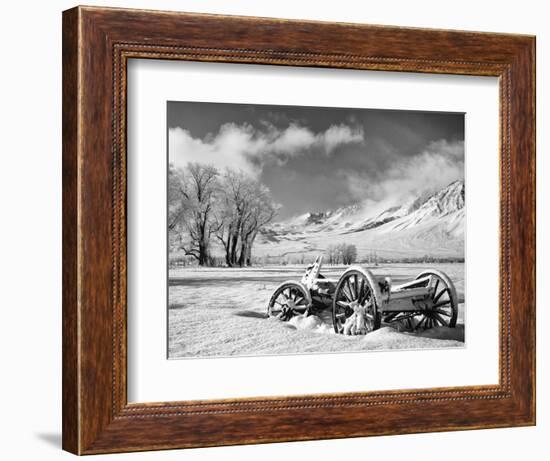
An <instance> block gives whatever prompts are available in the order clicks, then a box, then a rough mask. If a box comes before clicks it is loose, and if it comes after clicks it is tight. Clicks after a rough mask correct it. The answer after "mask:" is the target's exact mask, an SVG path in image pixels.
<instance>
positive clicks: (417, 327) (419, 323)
mask: <svg viewBox="0 0 550 461" xmlns="http://www.w3.org/2000/svg"><path fill="white" fill-rule="evenodd" d="M426 319H427V317H426V316H424V317H422V318H421V319H420V321H419V322H418V323H417V324H416V326H415V327H414V329H415V330H418V329H419V328H420V326H421V325H422V324H423V323H425V321H426Z"/></svg>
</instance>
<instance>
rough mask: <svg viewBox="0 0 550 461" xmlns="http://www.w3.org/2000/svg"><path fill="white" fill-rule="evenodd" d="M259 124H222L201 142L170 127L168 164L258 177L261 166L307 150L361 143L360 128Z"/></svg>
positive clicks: (283, 161) (342, 125)
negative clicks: (318, 129)
mask: <svg viewBox="0 0 550 461" xmlns="http://www.w3.org/2000/svg"><path fill="white" fill-rule="evenodd" d="M261 125H262V129H261V130H259V129H255V128H254V127H253V126H252V125H250V124H243V125H237V124H234V123H226V124H224V125H222V126H221V127H220V129H219V131H218V133H216V134H209V135H207V136H205V137H204V138H203V139H200V138H194V137H193V136H192V135H191V133H190V132H189V131H188V130H186V129H184V128H180V127H177V128H171V129H170V130H169V132H168V152H169V158H170V162H172V163H174V164H175V165H176V166H180V167H182V166H185V165H186V164H187V163H188V162H201V163H210V164H213V165H215V166H217V167H218V168H220V169H223V168H225V167H231V168H233V169H239V170H243V171H245V172H247V173H250V174H253V175H259V173H261V171H262V168H263V166H264V165H265V164H269V163H271V164H284V163H286V162H287V161H288V159H290V158H292V157H296V156H299V155H301V154H303V153H304V152H306V151H308V150H310V149H319V150H320V151H321V152H323V153H324V154H325V155H330V154H332V153H333V152H334V150H335V149H337V148H338V147H339V146H342V145H345V144H351V143H361V142H363V141H364V135H363V130H362V129H361V128H358V127H352V126H348V125H344V124H340V125H331V126H330V127H329V128H328V129H327V130H325V131H323V132H319V133H314V132H313V131H311V130H310V129H309V128H306V127H304V126H301V125H298V124H295V123H292V124H290V125H289V126H288V127H287V128H285V129H282V130H281V129H278V128H276V127H275V126H274V125H272V124H269V123H263V124H261Z"/></svg>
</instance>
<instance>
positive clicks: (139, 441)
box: [62, 7, 536, 454]
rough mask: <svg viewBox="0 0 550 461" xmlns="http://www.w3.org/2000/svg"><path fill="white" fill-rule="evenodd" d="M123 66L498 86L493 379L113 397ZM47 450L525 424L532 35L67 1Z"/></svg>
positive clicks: (121, 352) (122, 253) (531, 395)
mask: <svg viewBox="0 0 550 461" xmlns="http://www.w3.org/2000/svg"><path fill="white" fill-rule="evenodd" d="M130 59H152V60H181V61H200V62H224V63H234V64H250V63H252V64H255V65H262V64H264V65H266V64H269V65H276V66H300V67H321V68H338V69H357V70H377V71H390V72H413V73H428V74H453V75H469V76H472V75H475V76H493V77H498V79H499V100H500V109H499V128H500V131H499V138H500V143H499V153H498V154H499V159H500V204H499V205H500V242H499V243H500V260H499V268H500V270H499V272H500V274H499V275H500V277H499V300H500V305H499V345H498V350H499V383H498V385H490V386H456V387H448V388H422V389H414V390H411V389H402V390H391V391H385V390H380V391H369V392H352V393H349V392H347V393H324V394H315V395H297V396H286V395H280V396H270V397H262V398H254V397H251V398H235V399H231V398H230V399H217V400H214V399H210V400H192V401H175V402H174V401H170V402H152V403H128V398H127V368H128V363H127V357H128V350H127V334H128V331H127V312H128V305H127V283H126V282H127V278H126V277H127V264H126V262H127V240H126V237H127V222H126V213H127V208H126V205H127V198H128V197H127V177H126V173H127V170H126V148H127V139H126V134H127V132H126V129H127V112H126V109H127V104H128V99H127V97H128V96H127V64H128V60H130ZM62 209H63V379H62V383H63V391H62V397H63V449H65V450H67V451H69V452H72V453H75V454H94V453H113V452H127V451H142V450H160V449H171V448H186V447H207V446H216V445H235V444H248V443H269V442H281V441H291V440H316V439H328V438H342V437H362V436H374V435H389V434H406V433H417V432H436V431H447V430H467V429H481V428H496V427H512V426H528V425H534V424H535V269H536V268H535V38H534V37H532V36H523V35H511V34H496V33H479V32H462V31H448V30H430V29H413V28H402V27H388V26H374V25H359V24H338V23H321V22H313V21H291V20H280V19H267V18H251V17H237V16H232V17H228V16H217V15H203V14H188V13H176V12H161V11H143V10H129V9H113V8H96V7H76V8H73V9H70V10H67V11H65V12H64V13H63V208H62Z"/></svg>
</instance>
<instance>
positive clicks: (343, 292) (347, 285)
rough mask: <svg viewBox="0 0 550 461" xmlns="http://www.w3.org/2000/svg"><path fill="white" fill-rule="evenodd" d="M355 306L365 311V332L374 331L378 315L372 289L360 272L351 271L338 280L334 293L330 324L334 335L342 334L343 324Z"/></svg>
mask: <svg viewBox="0 0 550 461" xmlns="http://www.w3.org/2000/svg"><path fill="white" fill-rule="evenodd" d="M357 306H362V307H365V309H366V310H365V315H366V326H367V332H371V331H373V330H375V329H376V328H377V315H378V314H377V306H376V299H375V296H374V292H373V289H372V287H371V285H370V283H369V281H368V280H367V278H366V277H365V276H364V275H363V274H362V273H361V272H359V271H352V272H350V273H348V274H346V275H344V276H343V277H342V278H341V279H340V281H339V282H338V285H337V287H336V291H335V292H334V300H333V310H332V323H333V325H334V331H335V332H336V333H338V334H342V333H343V332H344V324H345V323H346V320H347V319H348V318H349V317H350V316H351V315H353V313H354V307H357Z"/></svg>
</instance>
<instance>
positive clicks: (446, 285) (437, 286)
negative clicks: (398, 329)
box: [413, 270, 458, 330]
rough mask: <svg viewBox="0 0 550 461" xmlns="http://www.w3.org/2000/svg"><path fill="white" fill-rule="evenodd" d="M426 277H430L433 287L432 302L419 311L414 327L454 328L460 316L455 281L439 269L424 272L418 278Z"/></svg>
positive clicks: (430, 283)
mask: <svg viewBox="0 0 550 461" xmlns="http://www.w3.org/2000/svg"><path fill="white" fill-rule="evenodd" d="M426 277H429V280H428V287H430V289H431V295H430V302H429V303H428V304H427V306H426V308H425V309H422V310H421V311H418V312H417V316H416V319H417V322H416V324H415V325H414V328H413V329H414V330H419V329H424V330H427V329H429V328H433V327H450V328H454V327H455V326H456V319H457V317H458V296H457V294H456V288H455V286H454V284H453V282H452V281H451V279H450V278H449V277H448V276H447V274H445V273H443V272H441V271H438V270H430V271H426V272H422V273H421V274H419V275H418V276H417V277H416V279H417V280H418V279H421V278H426Z"/></svg>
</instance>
